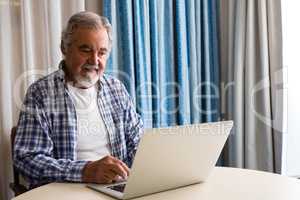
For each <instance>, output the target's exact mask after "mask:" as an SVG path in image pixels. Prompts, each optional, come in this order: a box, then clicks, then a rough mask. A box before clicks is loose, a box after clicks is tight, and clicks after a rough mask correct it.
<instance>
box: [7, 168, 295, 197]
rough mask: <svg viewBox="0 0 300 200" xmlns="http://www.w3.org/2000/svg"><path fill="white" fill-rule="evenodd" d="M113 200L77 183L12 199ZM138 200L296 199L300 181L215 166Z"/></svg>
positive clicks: (28, 193)
mask: <svg viewBox="0 0 300 200" xmlns="http://www.w3.org/2000/svg"><path fill="white" fill-rule="evenodd" d="M27 199H28V200H29V199H30V200H40V199H43V200H48V199H59V200H77V199H78V200H79V199H80V200H82V199H89V200H104V199H114V198H112V197H109V196H107V195H105V194H102V193H100V192H97V191H94V190H91V189H89V188H87V187H86V186H85V184H80V183H51V184H47V185H44V186H41V187H38V188H36V189H33V190H31V191H29V192H26V193H24V194H22V195H19V196H17V197H15V198H14V199H13V200H27ZM136 199H141V200H158V199H164V200H167V199H171V200H176V199H180V200H182V199H184V200H189V199H201V200H220V199H230V200H240V199H243V200H247V199H249V200H260V199H261V200H294V199H295V200H296V199H297V200H299V199H300V180H298V179H296V178H290V177H286V176H282V175H278V174H273V173H267V172H261V171H255V170H246V169H238V168H227V167H215V168H214V170H213V171H212V173H211V175H210V176H209V178H208V179H207V180H206V182H204V183H200V184H195V185H191V186H186V187H182V188H179V189H175V190H169V191H165V192H160V193H156V194H153V195H148V196H143V197H140V198H136Z"/></svg>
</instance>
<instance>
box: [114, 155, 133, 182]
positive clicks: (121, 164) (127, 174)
mask: <svg viewBox="0 0 300 200" xmlns="http://www.w3.org/2000/svg"><path fill="white" fill-rule="evenodd" d="M114 161H115V163H116V164H117V165H120V166H121V168H122V169H123V170H124V171H125V175H126V176H129V168H128V167H127V165H126V164H125V163H124V162H122V161H121V160H119V159H117V158H114ZM124 178H125V177H124Z"/></svg>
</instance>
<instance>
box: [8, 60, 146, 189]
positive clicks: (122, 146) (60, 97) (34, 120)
mask: <svg viewBox="0 0 300 200" xmlns="http://www.w3.org/2000/svg"><path fill="white" fill-rule="evenodd" d="M61 66H62V64H61V65H60V69H59V70H57V71H56V72H54V73H52V74H50V75H48V76H46V77H45V78H42V79H40V80H38V81H37V82H35V83H34V84H32V85H31V86H30V87H29V89H28V91H27V94H26V97H25V100H24V105H23V109H22V110H21V113H20V118H19V122H18V128H17V134H16V138H15V144H14V165H15V166H16V167H17V169H18V170H19V171H20V172H21V174H22V175H23V176H24V177H25V179H26V180H27V181H28V182H29V184H30V186H31V187H36V186H39V185H42V184H45V183H49V182H63V181H71V182H80V181H81V180H82V170H83V167H84V166H85V164H86V163H87V161H82V160H76V133H77V119H76V112H75V106H74V104H73V103H72V99H71V97H70V95H69V92H68V89H67V87H66V82H65V74H64V71H63V69H62V67H61ZM97 98H98V101H97V102H98V107H99V111H100V113H101V116H102V118H103V121H104V123H105V126H106V129H107V132H108V136H109V142H110V145H111V153H112V156H114V157H117V158H118V159H120V160H122V161H123V162H125V163H126V164H127V165H128V166H131V164H132V160H133V157H134V154H135V151H136V148H137V145H138V142H139V139H140V136H141V134H142V132H143V125H142V121H141V118H140V116H139V115H138V114H137V113H136V112H135V109H134V105H133V103H132V101H131V99H130V97H129V95H128V93H127V91H126V89H125V87H124V86H123V84H122V83H121V82H120V81H118V80H116V79H114V78H112V77H110V76H107V75H103V76H102V77H101V78H100V81H99V91H98V97H97Z"/></svg>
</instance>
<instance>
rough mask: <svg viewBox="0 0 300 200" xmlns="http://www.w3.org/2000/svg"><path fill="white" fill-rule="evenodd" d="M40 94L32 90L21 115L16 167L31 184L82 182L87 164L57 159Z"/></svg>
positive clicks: (15, 157) (16, 145) (15, 156)
mask: <svg viewBox="0 0 300 200" xmlns="http://www.w3.org/2000/svg"><path fill="white" fill-rule="evenodd" d="M33 91H35V92H33ZM36 91H38V90H33V88H32V87H30V89H29V90H28V92H27V95H26V97H25V101H24V106H23V109H22V111H21V113H20V118H19V123H18V128H17V134H16V138H15V145H14V165H15V166H16V167H17V168H18V169H19V171H20V172H21V174H23V175H24V177H25V178H26V179H27V180H28V181H29V182H30V183H31V184H32V183H33V184H39V183H45V182H53V181H74V182H78V181H81V179H82V170H83V167H84V166H85V164H86V163H87V162H86V161H73V160H70V159H55V158H54V157H53V148H54V144H53V141H52V139H51V137H50V132H51V130H50V128H49V124H48V123H49V122H48V121H47V118H46V116H45V111H44V109H43V107H42V105H40V103H38V100H37V99H38V98H39V97H40V96H41V94H36Z"/></svg>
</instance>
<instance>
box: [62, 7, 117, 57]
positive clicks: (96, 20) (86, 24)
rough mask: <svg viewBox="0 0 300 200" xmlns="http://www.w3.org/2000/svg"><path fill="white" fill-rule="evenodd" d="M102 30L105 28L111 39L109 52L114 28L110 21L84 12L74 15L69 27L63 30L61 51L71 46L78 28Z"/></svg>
mask: <svg viewBox="0 0 300 200" xmlns="http://www.w3.org/2000/svg"><path fill="white" fill-rule="evenodd" d="M79 27H81V28H89V29H95V30H98V29H101V28H105V29H106V32H107V35H108V39H109V51H110V50H111V46H112V27H111V24H110V23H109V21H108V19H107V18H106V17H103V16H99V15H97V14H96V13H93V12H88V11H82V12H79V13H76V14H74V15H73V16H71V18H70V19H69V21H68V24H67V27H66V28H64V29H63V31H62V35H61V44H60V47H61V49H62V50H63V49H65V50H66V49H67V48H68V47H69V46H70V45H71V36H72V34H73V33H74V30H75V29H77V28H79Z"/></svg>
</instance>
